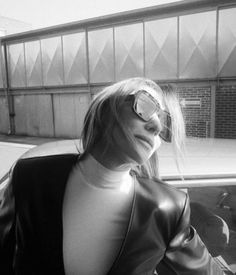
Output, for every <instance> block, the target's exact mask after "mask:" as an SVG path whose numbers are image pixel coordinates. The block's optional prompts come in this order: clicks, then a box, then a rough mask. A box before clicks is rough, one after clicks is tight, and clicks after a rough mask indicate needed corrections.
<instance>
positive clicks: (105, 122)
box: [81, 77, 185, 178]
mask: <svg viewBox="0 0 236 275" xmlns="http://www.w3.org/2000/svg"><path fill="white" fill-rule="evenodd" d="M145 86H148V87H150V88H152V89H153V90H154V91H156V92H157V93H159V94H160V93H161V96H162V97H163V100H164V103H165V104H166V106H167V109H168V111H169V112H170V115H171V117H172V129H171V131H172V135H173V136H172V141H173V145H174V147H175V148H176V152H180V153H181V150H182V145H183V140H184V136H185V131H184V129H185V128H184V122H183V116H182V113H181V109H180V105H179V102H178V98H177V96H176V93H175V91H174V90H173V88H172V87H171V86H170V85H168V86H164V87H163V88H162V89H161V90H160V88H159V86H158V85H157V84H156V83H155V82H154V81H152V80H150V79H146V78H141V77H136V78H130V79H126V80H123V81H120V82H117V83H115V84H113V85H111V86H108V87H106V88H104V89H103V90H102V91H101V92H100V93H98V94H97V96H96V97H95V98H94V99H93V101H92V103H91V105H90V107H89V109H88V111H87V114H86V116H85V119H84V127H83V131H82V145H83V149H84V151H83V154H82V156H81V158H82V157H83V156H85V155H86V154H87V153H89V152H90V151H91V150H92V148H93V147H94V146H95V145H96V144H97V143H98V142H99V141H100V140H101V139H103V140H105V141H106V144H107V146H109V145H112V144H114V140H113V139H112V136H113V135H112V131H113V128H114V126H115V125H118V126H119V127H120V129H121V130H122V132H123V134H124V135H125V137H126V138H127V140H128V142H130V143H131V144H132V146H134V147H135V146H136V142H135V139H134V137H133V134H132V132H131V131H129V129H128V128H126V124H125V123H124V121H120V114H119V110H120V108H121V106H122V105H123V103H124V101H125V100H126V98H127V96H128V95H130V94H131V93H135V92H136V91H138V90H139V89H140V88H141V87H142V88H143V87H145ZM105 150H106V148H104V152H105ZM134 171H135V172H136V173H137V174H138V175H139V176H142V177H143V176H145V177H149V178H159V173H158V155H157V152H154V153H153V155H152V156H151V157H150V158H149V160H147V161H146V162H145V163H143V164H142V165H138V166H136V167H135V168H134Z"/></svg>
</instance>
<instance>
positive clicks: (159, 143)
mask: <svg viewBox="0 0 236 275" xmlns="http://www.w3.org/2000/svg"><path fill="white" fill-rule="evenodd" d="M160 146H161V138H160V137H159V136H156V137H155V146H154V148H155V149H154V151H156V150H157V149H158V148H159V147H160Z"/></svg>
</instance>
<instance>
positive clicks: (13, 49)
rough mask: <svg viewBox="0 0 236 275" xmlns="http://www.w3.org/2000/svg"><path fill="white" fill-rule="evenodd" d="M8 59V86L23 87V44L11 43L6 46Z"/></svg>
mask: <svg viewBox="0 0 236 275" xmlns="http://www.w3.org/2000/svg"><path fill="white" fill-rule="evenodd" d="M8 57H9V58H8V60H9V65H10V66H9V67H10V68H9V70H10V73H9V75H10V86H11V87H25V86H26V79H25V62H24V44H23V43H19V44H13V45H9V46H8Z"/></svg>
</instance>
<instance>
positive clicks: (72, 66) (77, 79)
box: [63, 32, 88, 84]
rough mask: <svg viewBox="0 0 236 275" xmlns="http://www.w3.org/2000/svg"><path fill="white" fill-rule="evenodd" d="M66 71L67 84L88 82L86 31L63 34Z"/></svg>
mask: <svg viewBox="0 0 236 275" xmlns="http://www.w3.org/2000/svg"><path fill="white" fill-rule="evenodd" d="M63 54H64V73H65V83H66V84H83V83H87V82H88V74H87V56H86V43H85V33H84V32H83V33H76V34H70V35H65V36H63Z"/></svg>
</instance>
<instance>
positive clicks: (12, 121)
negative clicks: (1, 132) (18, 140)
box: [3, 44, 15, 134]
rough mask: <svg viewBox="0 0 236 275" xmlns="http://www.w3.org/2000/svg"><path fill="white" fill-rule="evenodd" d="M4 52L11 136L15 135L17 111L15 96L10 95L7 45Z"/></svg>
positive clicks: (5, 83) (5, 85)
mask: <svg viewBox="0 0 236 275" xmlns="http://www.w3.org/2000/svg"><path fill="white" fill-rule="evenodd" d="M3 51H4V63H5V64H4V65H5V66H4V67H5V77H4V79H5V81H4V90H5V95H6V99H7V105H8V114H9V124H10V129H9V134H15V119H14V117H15V110H14V100H13V96H12V95H11V94H10V91H9V90H10V81H9V69H8V60H7V47H6V44H4V45H3Z"/></svg>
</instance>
